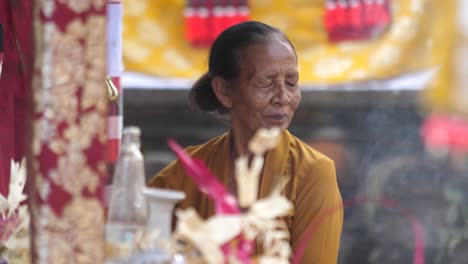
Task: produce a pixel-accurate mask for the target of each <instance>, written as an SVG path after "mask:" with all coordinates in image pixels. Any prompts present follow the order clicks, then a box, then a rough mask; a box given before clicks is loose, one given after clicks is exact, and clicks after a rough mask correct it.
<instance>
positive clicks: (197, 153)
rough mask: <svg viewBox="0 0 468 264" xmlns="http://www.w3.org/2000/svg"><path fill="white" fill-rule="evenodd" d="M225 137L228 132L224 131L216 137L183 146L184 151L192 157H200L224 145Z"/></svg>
mask: <svg viewBox="0 0 468 264" xmlns="http://www.w3.org/2000/svg"><path fill="white" fill-rule="evenodd" d="M227 137H228V134H227V133H224V134H222V135H220V136H218V137H215V138H213V139H210V140H208V141H206V142H205V143H203V144H200V145H195V146H190V147H187V148H185V151H186V152H187V153H188V154H190V156H192V157H195V158H202V157H204V156H206V155H207V154H210V153H213V152H215V150H217V149H220V148H223V147H224V146H225V141H226V140H227Z"/></svg>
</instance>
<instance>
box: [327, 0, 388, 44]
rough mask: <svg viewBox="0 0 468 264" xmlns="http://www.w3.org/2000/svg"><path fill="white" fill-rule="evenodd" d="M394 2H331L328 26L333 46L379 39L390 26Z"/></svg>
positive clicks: (366, 0) (370, 0)
mask: <svg viewBox="0 0 468 264" xmlns="http://www.w3.org/2000/svg"><path fill="white" fill-rule="evenodd" d="M391 22H392V18H391V6H390V0H327V2H326V9H325V15H324V25H325V29H326V31H327V34H328V39H329V41H330V42H341V41H363V40H369V39H372V38H376V37H378V36H379V35H381V34H382V33H383V32H385V30H386V29H387V28H388V27H389V26H390V24H391Z"/></svg>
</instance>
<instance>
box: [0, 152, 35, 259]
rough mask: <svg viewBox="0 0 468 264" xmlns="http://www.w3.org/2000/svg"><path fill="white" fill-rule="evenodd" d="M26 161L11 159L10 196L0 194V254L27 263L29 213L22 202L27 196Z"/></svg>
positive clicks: (5, 257) (2, 256)
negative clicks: (19, 161) (18, 161)
mask: <svg viewBox="0 0 468 264" xmlns="http://www.w3.org/2000/svg"><path fill="white" fill-rule="evenodd" d="M25 163H26V162H25V160H24V159H23V160H22V161H21V163H16V162H14V161H13V160H12V161H11V177H10V185H9V189H8V197H7V198H5V197H4V196H3V195H0V256H1V258H3V259H4V260H6V261H9V263H26V262H27V261H28V259H29V251H28V247H29V235H28V234H29V231H28V230H29V213H28V208H27V205H24V204H22V202H24V201H25V200H26V198H27V196H26V195H25V194H24V193H23V190H24V186H25V183H26V168H25ZM1 258H0V259H1ZM25 261H26V262H25Z"/></svg>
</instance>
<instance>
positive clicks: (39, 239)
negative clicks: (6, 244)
mask: <svg viewBox="0 0 468 264" xmlns="http://www.w3.org/2000/svg"><path fill="white" fill-rule="evenodd" d="M105 6H106V1H104V0H94V1H91V0H36V1H35V13H34V17H33V20H34V24H35V32H34V45H35V47H34V50H35V54H34V55H35V56H34V71H33V98H34V120H33V125H32V127H33V139H32V153H31V157H32V158H31V159H30V160H29V168H31V169H32V171H31V172H30V176H32V181H31V183H32V188H31V193H30V197H29V198H30V205H31V207H30V210H31V215H32V231H33V232H32V235H33V238H32V239H33V243H32V245H33V247H32V251H33V262H34V263H49V264H53V263H103V261H104V222H105V218H104V207H103V200H102V198H103V190H104V184H105V182H106V177H107V164H106V150H107V149H106V143H107V133H106V124H107V114H108V112H107V111H108V109H107V107H108V101H107V90H106V16H105Z"/></svg>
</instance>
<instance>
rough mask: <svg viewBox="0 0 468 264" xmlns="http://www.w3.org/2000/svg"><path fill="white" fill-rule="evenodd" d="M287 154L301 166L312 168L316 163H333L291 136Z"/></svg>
mask: <svg viewBox="0 0 468 264" xmlns="http://www.w3.org/2000/svg"><path fill="white" fill-rule="evenodd" d="M289 154H290V155H292V156H293V158H294V160H295V162H296V163H298V165H301V166H312V165H314V164H316V163H333V160H332V159H330V158H329V157H328V156H326V155H325V154H323V153H321V152H320V151H318V150H316V149H314V148H312V147H311V146H309V145H308V144H307V143H305V142H304V141H302V140H301V139H299V138H297V137H296V136H294V135H292V134H290V149H289Z"/></svg>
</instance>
